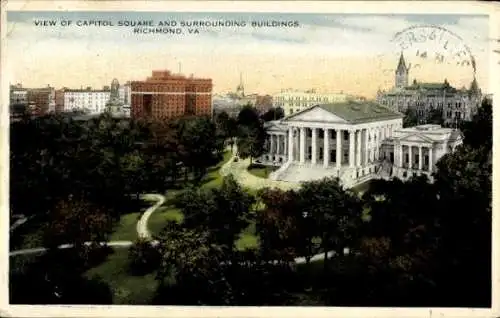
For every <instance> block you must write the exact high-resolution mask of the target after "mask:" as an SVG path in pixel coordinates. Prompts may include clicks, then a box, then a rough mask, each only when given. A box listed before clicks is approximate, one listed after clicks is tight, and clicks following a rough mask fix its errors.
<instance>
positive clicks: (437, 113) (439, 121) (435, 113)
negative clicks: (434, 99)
mask: <svg viewBox="0 0 500 318" xmlns="http://www.w3.org/2000/svg"><path fill="white" fill-rule="evenodd" d="M427 123H428V124H434V125H443V124H444V119H443V110H442V109H438V108H432V109H431V110H430V111H429V114H428V120H427Z"/></svg>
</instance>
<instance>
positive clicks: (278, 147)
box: [276, 135, 281, 155]
mask: <svg viewBox="0 0 500 318" xmlns="http://www.w3.org/2000/svg"><path fill="white" fill-rule="evenodd" d="M276 139H277V142H276V154H278V155H281V153H280V152H281V151H280V150H281V135H276Z"/></svg>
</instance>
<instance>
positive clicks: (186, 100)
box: [130, 70, 213, 119]
mask: <svg viewBox="0 0 500 318" xmlns="http://www.w3.org/2000/svg"><path fill="white" fill-rule="evenodd" d="M130 87H131V115H132V117H134V118H138V117H147V118H154V119H166V118H173V117H179V116H183V115H207V116H210V115H211V112H212V110H211V107H212V87H213V85H212V80H211V79H202V78H195V77H193V75H191V76H190V77H186V76H184V75H181V74H172V73H171V72H170V71H168V70H164V71H153V72H152V76H151V77H148V78H147V79H146V80H145V81H132V82H131V83H130Z"/></svg>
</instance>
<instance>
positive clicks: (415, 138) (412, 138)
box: [400, 134, 434, 143]
mask: <svg viewBox="0 0 500 318" xmlns="http://www.w3.org/2000/svg"><path fill="white" fill-rule="evenodd" d="M400 140H401V141H408V142H417V143H419V142H420V143H432V142H434V140H432V139H431V138H429V137H427V136H425V135H422V134H408V135H406V136H403V137H401V138H400Z"/></svg>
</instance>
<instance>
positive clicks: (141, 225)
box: [9, 193, 165, 256]
mask: <svg viewBox="0 0 500 318" xmlns="http://www.w3.org/2000/svg"><path fill="white" fill-rule="evenodd" d="M141 198H142V199H143V200H145V201H156V202H155V204H154V205H152V206H150V207H149V208H148V209H147V210H146V211H145V212H144V213H143V214H142V216H141V218H140V219H139V221H138V222H137V226H136V229H137V236H138V237H139V238H145V239H150V238H151V233H150V232H149V230H148V220H149V218H150V217H151V215H152V214H153V213H154V212H155V211H156V210H157V209H158V208H159V207H160V206H162V205H163V203H165V196H163V195H161V194H152V193H150V194H144V195H142V197H141ZM84 244H85V245H90V244H91V242H85V243H84ZM100 244H102V245H104V244H106V245H107V246H111V247H117V248H121V247H129V246H131V245H132V244H134V242H132V241H110V242H101V243H100ZM153 244H157V242H153ZM72 247H73V245H72V244H62V245H59V246H58V247H57V248H58V249H67V248H72ZM46 251H47V248H45V247H35V248H27V249H22V250H17V251H12V252H10V253H9V256H17V255H28V254H37V253H44V252H46Z"/></svg>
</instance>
